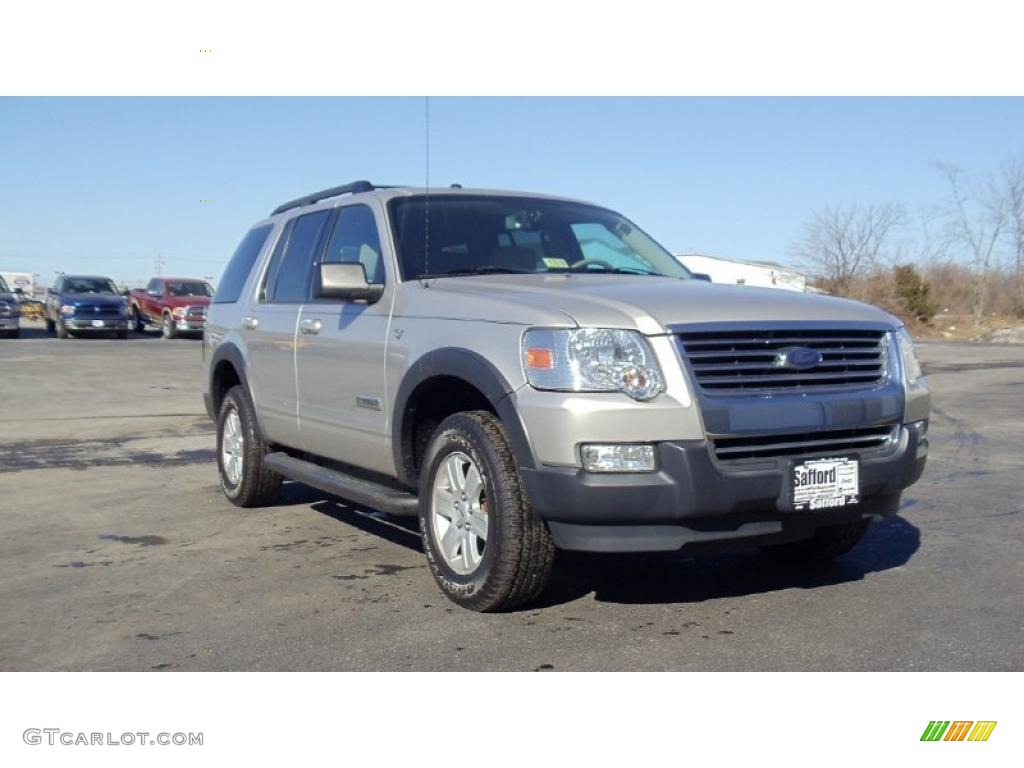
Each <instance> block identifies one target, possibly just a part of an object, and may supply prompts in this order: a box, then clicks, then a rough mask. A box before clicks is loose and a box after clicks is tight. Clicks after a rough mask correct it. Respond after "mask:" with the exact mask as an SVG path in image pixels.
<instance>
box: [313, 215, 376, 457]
mask: <svg viewBox="0 0 1024 768" xmlns="http://www.w3.org/2000/svg"><path fill="white" fill-rule="evenodd" d="M383 221H384V216H383V210H381V209H380V208H379V206H378V205H377V204H376V201H370V204H364V203H355V204H349V205H344V206H342V207H340V208H338V209H337V212H336V214H335V216H334V219H333V221H332V227H331V232H330V236H329V237H328V238H327V247H326V249H325V250H324V254H323V257H322V259H321V262H323V263H360V264H362V265H363V268H364V269H365V271H366V275H367V278H368V279H369V281H370V282H373V283H383V284H384V285H385V289H384V295H383V296H382V297H381V299H380V300H379V301H377V302H376V303H374V304H366V303H364V302H358V301H338V300H336V299H326V300H325V299H316V298H313V294H312V293H311V294H310V299H309V301H308V302H307V303H306V304H305V305H304V306H303V308H302V312H301V316H300V319H299V335H298V342H297V352H296V360H297V372H298V388H299V425H300V430H301V432H302V442H303V445H304V446H305V449H306V450H307V451H309V452H310V453H315V454H317V455H319V456H326V457H328V458H331V459H335V460H338V461H343V462H346V463H348V464H352V465H355V466H358V467H363V468H366V469H371V470H375V471H377V472H391V471H392V470H393V467H394V459H393V457H392V455H391V442H390V435H389V428H390V425H389V420H388V414H387V412H386V410H385V404H386V402H387V398H386V396H385V394H386V393H385V388H384V361H385V345H386V342H387V334H388V321H389V318H390V310H391V303H392V298H393V296H394V291H395V275H393V274H391V273H390V270H391V264H392V263H393V262H392V261H390V260H389V259H386V258H385V254H384V252H383V250H382V248H381V236H380V232H381V230H382V226H381V225H382V224H383ZM313 279H314V281H315V280H316V275H315V274H314V278H313Z"/></svg>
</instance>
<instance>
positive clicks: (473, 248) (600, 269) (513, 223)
mask: <svg viewBox="0 0 1024 768" xmlns="http://www.w3.org/2000/svg"><path fill="white" fill-rule="evenodd" d="M389 206H390V212H391V219H392V222H393V226H394V234H395V239H396V241H397V246H398V252H399V263H400V265H401V270H402V278H403V279H405V280H413V279H417V278H421V277H455V276H459V275H474V274H502V273H505V274H516V273H549V272H551V273H568V272H571V273H574V274H629V275H659V276H664V277H674V278H687V277H690V273H689V272H688V271H687V269H686V268H685V267H683V266H682V265H681V264H680V263H679V262H678V261H677V260H676V258H675V257H674V256H673V255H672V254H671V253H669V252H668V251H667V250H665V249H664V248H663V247H662V246H660V245H659V244H658V243H657V242H655V241H654V240H653V239H652V238H651V237H650V236H649V235H647V234H646V233H645V232H643V231H642V230H640V229H638V228H637V227H636V226H635V225H634V224H632V223H631V222H630V221H628V220H627V219H625V218H623V217H622V216H620V215H619V214H617V213H614V212H612V211H609V210H606V209H604V208H598V207H596V206H592V205H587V204H584V203H574V202H569V201H561V200H544V199H538V198H529V197H512V196H508V197H505V196H488V197H477V196H469V195H447V194H446V195H437V196H432V197H430V198H429V199H427V198H426V197H424V196H422V195H418V196H412V197H400V198H395V199H393V200H392V201H391V202H390V203H389Z"/></svg>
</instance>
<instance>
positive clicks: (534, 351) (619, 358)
mask: <svg viewBox="0 0 1024 768" xmlns="http://www.w3.org/2000/svg"><path fill="white" fill-rule="evenodd" d="M522 352H523V368H524V369H525V371H526V378H527V380H528V381H529V382H530V385H531V386H533V387H534V388H535V389H548V390H555V391H559V392H622V393H624V394H626V395H629V396H630V397H632V398H633V399H634V400H650V399H651V398H653V397H655V396H657V395H658V394H660V393H661V392H662V391H663V390H664V388H665V384H664V379H663V378H662V375H661V369H660V368H659V367H658V362H657V360H655V358H654V352H653V351H652V350H651V347H650V345H649V344H648V343H647V340H646V339H645V338H644V337H643V336H641V335H640V334H639V333H637V332H636V331H625V330H618V329H615V328H576V329H572V330H569V329H565V330H561V329H559V330H555V329H541V328H537V329H533V330H530V331H527V332H526V333H524V334H523V349H522Z"/></svg>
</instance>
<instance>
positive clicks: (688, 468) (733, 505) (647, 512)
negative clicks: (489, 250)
mask: <svg viewBox="0 0 1024 768" xmlns="http://www.w3.org/2000/svg"><path fill="white" fill-rule="evenodd" d="M927 454H928V441H927V439H926V438H925V437H924V436H923V435H922V434H921V433H920V431H919V429H918V428H917V427H916V426H913V425H908V426H905V427H904V428H903V429H902V431H901V435H900V440H899V442H898V444H897V446H896V447H895V448H894V449H893V450H892V451H891V452H890V453H888V454H886V455H882V456H874V457H864V456H859V457H858V460H859V461H860V491H861V501H860V503H859V504H856V505H852V506H850V507H846V508H843V509H841V510H833V511H820V512H796V511H794V509H793V505H792V503H791V501H790V498H791V495H792V487H791V482H792V481H791V472H790V467H791V461H792V460H791V459H773V460H768V461H764V462H759V463H757V464H749V465H745V466H739V465H737V466H725V465H724V464H723V463H722V462H718V461H715V460H714V459H713V458H712V456H711V452H710V451H709V449H708V445H707V443H706V442H705V441H703V440H694V441H681V442H672V443H660V444H659V445H658V466H659V470H658V471H657V472H653V473H649V474H622V475H600V474H589V473H586V472H583V471H582V470H578V469H571V468H555V467H544V468H541V469H529V468H522V469H521V470H520V471H521V474H522V477H523V482H524V484H525V485H526V489H527V493H528V494H529V498H530V502H531V504H532V506H533V508H534V509H535V510H536V512H537V513H538V514H539V515H540V516H541V517H542V518H543V519H545V520H546V521H547V522H548V525H549V527H550V529H551V531H552V534H553V535H554V536H555V539H556V541H557V542H558V544H559V545H560V546H562V547H563V548H566V549H584V550H590V551H606V552H611V551H653V550H665V549H678V548H679V547H680V546H683V545H684V544H688V543H695V542H702V541H718V540H722V539H734V538H750V537H757V536H766V535H776V534H779V533H784V532H786V531H787V530H792V529H802V530H806V529H808V528H814V527H817V526H820V525H827V524H829V523H833V522H840V521H842V520H846V519H856V518H859V517H862V516H864V515H873V516H883V517H884V516H887V515H892V514H895V512H896V511H897V509H898V505H899V496H900V493H901V492H902V491H903V489H904V488H906V487H908V486H910V485H912V484H913V483H914V482H916V481H917V479H918V478H919V477H920V476H921V472H922V471H923V470H924V465H925V461H926V459H927ZM851 455H854V454H851Z"/></svg>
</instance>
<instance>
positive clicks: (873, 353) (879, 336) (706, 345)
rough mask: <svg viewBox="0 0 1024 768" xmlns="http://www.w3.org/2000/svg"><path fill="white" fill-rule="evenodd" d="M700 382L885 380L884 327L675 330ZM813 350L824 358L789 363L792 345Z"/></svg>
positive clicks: (778, 387)
mask: <svg viewBox="0 0 1024 768" xmlns="http://www.w3.org/2000/svg"><path fill="white" fill-rule="evenodd" d="M676 335H677V337H678V339H679V344H680V346H681V349H682V352H683V354H684V356H685V357H686V359H687V361H688V362H689V365H690V370H691V371H692V372H693V376H694V378H695V379H696V382H697V384H698V385H699V386H700V387H701V388H702V389H703V390H704V391H705V392H707V393H709V394H729V393H737V392H739V393H747V392H751V391H752V390H762V391H763V390H767V391H782V392H786V391H789V392H793V391H795V390H808V389H811V390H813V389H824V388H828V387H833V388H835V387H841V388H845V389H850V388H870V387H873V386H876V385H878V384H879V383H881V382H882V381H884V379H885V376H886V372H887V364H886V344H885V332H884V331H877V330H848V329H841V330H840V329H830V330H816V329H815V330H803V329H800V330H795V329H781V330H763V331H761V330H747V329H743V330H733V329H730V330H715V331H682V332H680V333H677V334H676ZM796 348H800V349H812V350H816V351H817V352H818V353H820V357H821V360H820V362H817V363H816V364H814V365H813V366H812V367H809V368H806V369H794V368H791V367H786V365H784V364H783V362H782V360H781V359H780V358H782V357H784V355H785V354H786V352H787V350H793V349H796Z"/></svg>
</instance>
